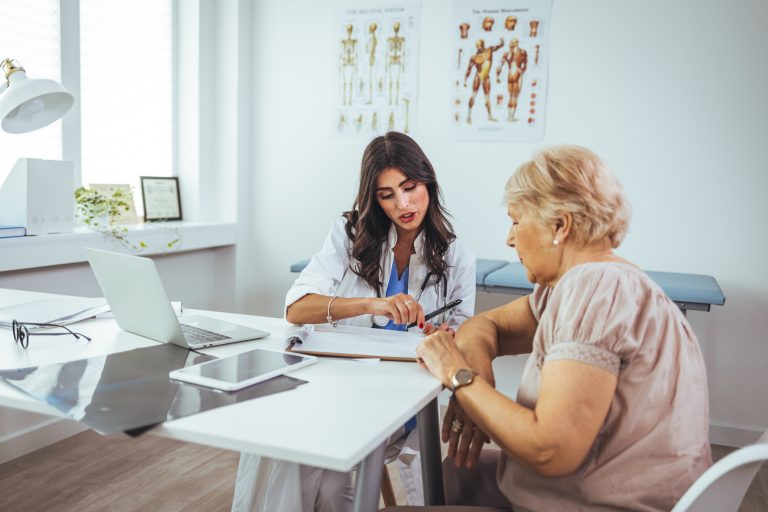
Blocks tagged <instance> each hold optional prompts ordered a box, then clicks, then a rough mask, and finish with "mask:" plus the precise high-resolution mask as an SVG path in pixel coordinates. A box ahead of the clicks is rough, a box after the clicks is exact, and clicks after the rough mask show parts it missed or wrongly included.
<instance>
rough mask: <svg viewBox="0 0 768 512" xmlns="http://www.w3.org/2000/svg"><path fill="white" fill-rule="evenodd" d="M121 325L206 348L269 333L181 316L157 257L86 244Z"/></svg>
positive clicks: (162, 339) (157, 337) (163, 339)
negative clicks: (161, 273)
mask: <svg viewBox="0 0 768 512" xmlns="http://www.w3.org/2000/svg"><path fill="white" fill-rule="evenodd" d="M85 251H86V253H87V254H88V262H89V263H90V264H91V268H92V269H93V273H94V274H96V280H97V281H98V282H99V286H101V291H102V292H103V293H104V298H106V299H107V302H108V303H109V306H110V308H112V313H113V314H114V315H115V320H117V325H119V326H120V328H121V329H123V330H125V331H128V332H132V333H134V334H138V335H139V336H144V337H146V338H150V339H153V340H156V341H160V342H163V343H173V344H175V345H179V346H182V347H185V348H195V349H197V348H205V347H212V346H214V345H224V344H226V343H235V342H237V341H245V340H255V339H258V338H265V337H267V336H269V333H268V332H266V331H260V330H258V329H252V328H250V327H245V326H243V325H237V324H233V323H230V322H225V321H223V320H218V319H216V318H212V317H209V316H203V315H184V316H182V317H181V318H177V317H176V313H174V311H173V307H172V306H171V303H170V301H169V300H168V296H167V295H166V294H165V289H164V288H163V283H162V281H161V280H160V274H159V273H158V272H157V267H155V262H154V261H152V260H151V259H149V258H142V257H140V256H130V255H127V254H120V253H116V252H109V251H101V250H98V249H89V248H86V249H85Z"/></svg>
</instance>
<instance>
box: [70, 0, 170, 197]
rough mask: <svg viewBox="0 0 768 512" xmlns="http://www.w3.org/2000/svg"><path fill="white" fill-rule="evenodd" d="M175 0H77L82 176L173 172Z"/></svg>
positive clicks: (131, 178)
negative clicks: (117, 0) (172, 18)
mask: <svg viewBox="0 0 768 512" xmlns="http://www.w3.org/2000/svg"><path fill="white" fill-rule="evenodd" d="M171 30H172V21H171V0H131V1H130V2H105V1H103V0H80V82H81V85H80V87H81V94H80V95H81V97H82V101H81V112H82V181H83V183H84V184H89V183H128V184H130V185H132V186H133V187H134V194H135V196H136V202H137V203H138V204H137V207H139V209H140V208H141V204H140V203H141V199H140V197H141V192H140V189H139V188H138V186H139V183H138V182H139V179H138V177H139V176H141V175H149V176H171V175H172V173H173V167H172V166H173V162H172V154H173V146H172V117H171V116H172V112H171V105H172V96H171V94H172V53H171Z"/></svg>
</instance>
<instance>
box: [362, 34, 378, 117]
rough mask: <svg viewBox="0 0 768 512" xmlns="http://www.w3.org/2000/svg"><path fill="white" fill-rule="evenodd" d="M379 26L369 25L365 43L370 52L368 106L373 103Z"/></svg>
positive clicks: (367, 50) (366, 49)
mask: <svg viewBox="0 0 768 512" xmlns="http://www.w3.org/2000/svg"><path fill="white" fill-rule="evenodd" d="M377 28H378V25H376V24H375V23H371V24H370V25H368V41H367V42H366V43H365V51H366V52H368V105H370V104H371V103H373V66H374V65H375V64H376V45H377V44H378V39H376V29H377Z"/></svg>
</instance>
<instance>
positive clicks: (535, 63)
mask: <svg viewBox="0 0 768 512" xmlns="http://www.w3.org/2000/svg"><path fill="white" fill-rule="evenodd" d="M534 49H535V53H534V57H533V64H534V65H535V66H538V65H539V49H541V46H540V45H538V44H537V45H536V46H535V47H534Z"/></svg>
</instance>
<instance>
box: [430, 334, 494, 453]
mask: <svg viewBox="0 0 768 512" xmlns="http://www.w3.org/2000/svg"><path fill="white" fill-rule="evenodd" d="M416 355H417V358H418V359H417V360H418V362H419V364H420V365H421V366H422V367H423V368H426V369H427V370H429V371H430V372H431V373H432V374H433V375H434V376H435V377H437V378H438V379H440V381H441V382H442V383H443V385H444V386H446V387H450V386H451V377H452V376H453V374H454V373H455V372H456V370H458V369H459V368H469V364H468V363H467V361H466V359H464V356H463V355H462V353H461V351H460V350H459V348H458V347H457V346H456V342H455V340H454V333H453V332H448V331H438V332H436V333H434V334H432V335H430V336H428V337H427V338H425V339H424V341H423V342H422V343H421V345H419V346H418V347H417V348H416ZM441 437H442V440H443V442H444V443H448V457H451V458H452V459H453V460H454V463H455V465H456V467H460V466H464V467H467V468H472V467H474V465H475V463H476V462H477V459H478V457H479V456H480V450H481V449H482V447H483V445H484V444H485V443H487V442H489V439H488V436H487V435H485V433H484V432H483V431H482V430H480V429H479V428H477V427H476V426H475V423H474V421H472V418H470V417H469V415H468V414H466V413H465V412H464V410H463V409H462V408H461V406H460V405H459V403H458V402H457V401H456V400H455V399H454V398H453V397H451V400H450V402H449V404H448V410H447V411H446V413H445V417H444V418H443V428H442V432H441Z"/></svg>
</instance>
